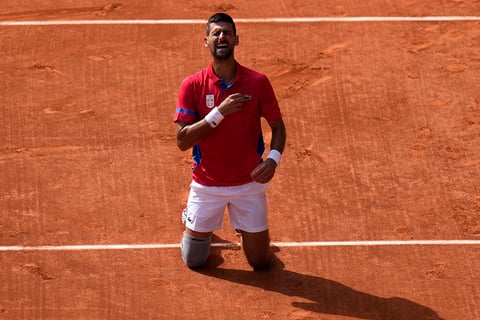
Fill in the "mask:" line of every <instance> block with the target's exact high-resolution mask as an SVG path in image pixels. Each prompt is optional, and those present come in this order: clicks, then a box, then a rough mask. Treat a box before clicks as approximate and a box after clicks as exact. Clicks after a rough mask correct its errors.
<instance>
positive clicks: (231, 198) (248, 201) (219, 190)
mask: <svg viewBox="0 0 480 320" xmlns="http://www.w3.org/2000/svg"><path fill="white" fill-rule="evenodd" d="M267 187H268V185H267V184H262V183H258V182H251V183H247V184H244V185H240V186H234V187H209V186H204V185H201V184H199V183H197V182H195V181H193V182H192V183H191V185H190V194H189V196H188V203H187V207H186V208H185V210H184V212H183V214H184V218H185V226H186V227H187V228H189V229H191V230H193V231H197V232H211V231H214V230H220V229H221V228H222V224H223V217H224V213H225V208H228V214H229V218H230V223H231V225H232V227H233V228H234V229H239V230H243V231H246V232H261V231H265V230H267V229H268V218H267V198H266V191H267Z"/></svg>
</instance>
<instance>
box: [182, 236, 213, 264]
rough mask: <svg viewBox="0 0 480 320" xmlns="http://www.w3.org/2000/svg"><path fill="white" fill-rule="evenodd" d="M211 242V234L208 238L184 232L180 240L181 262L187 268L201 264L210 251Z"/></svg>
mask: <svg viewBox="0 0 480 320" xmlns="http://www.w3.org/2000/svg"><path fill="white" fill-rule="evenodd" d="M211 243H212V237H211V236H210V237H208V238H197V237H192V236H191V235H189V234H187V233H185V232H184V233H183V237H182V242H181V248H182V259H183V262H185V264H186V265H187V266H188V267H189V268H196V267H201V266H203V265H204V264H205V262H206V261H207V258H208V254H209V253H210V245H211Z"/></svg>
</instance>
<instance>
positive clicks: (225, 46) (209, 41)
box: [205, 22, 238, 60]
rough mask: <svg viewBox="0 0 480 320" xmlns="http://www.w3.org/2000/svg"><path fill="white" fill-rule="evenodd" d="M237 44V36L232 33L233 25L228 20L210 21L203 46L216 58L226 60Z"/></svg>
mask: <svg viewBox="0 0 480 320" xmlns="http://www.w3.org/2000/svg"><path fill="white" fill-rule="evenodd" d="M237 44H238V36H236V35H234V34H233V27H232V25H231V24H230V23H228V22H216V23H215V22H214V23H210V32H209V34H208V35H207V36H206V37H205V47H208V48H210V52H211V53H212V55H213V56H214V57H215V58H217V59H222V60H227V59H229V58H230V57H231V56H232V55H233V52H234V48H235V46H236V45H237Z"/></svg>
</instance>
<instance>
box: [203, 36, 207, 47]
mask: <svg viewBox="0 0 480 320" xmlns="http://www.w3.org/2000/svg"><path fill="white" fill-rule="evenodd" d="M203 45H204V46H205V48H208V38H207V37H204V38H203Z"/></svg>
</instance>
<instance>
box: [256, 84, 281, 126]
mask: <svg viewBox="0 0 480 320" xmlns="http://www.w3.org/2000/svg"><path fill="white" fill-rule="evenodd" d="M259 88H261V94H260V97H261V98H260V110H261V116H262V117H264V118H265V119H266V120H268V121H275V120H278V119H280V118H282V113H281V111H280V106H279V105H278V100H277V97H276V96H275V92H274V90H273V87H272V85H271V83H270V80H268V78H267V76H265V75H264V76H263V77H261V79H260V85H259Z"/></svg>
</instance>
